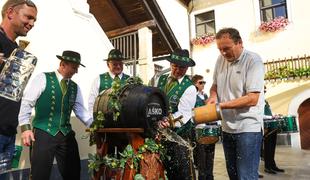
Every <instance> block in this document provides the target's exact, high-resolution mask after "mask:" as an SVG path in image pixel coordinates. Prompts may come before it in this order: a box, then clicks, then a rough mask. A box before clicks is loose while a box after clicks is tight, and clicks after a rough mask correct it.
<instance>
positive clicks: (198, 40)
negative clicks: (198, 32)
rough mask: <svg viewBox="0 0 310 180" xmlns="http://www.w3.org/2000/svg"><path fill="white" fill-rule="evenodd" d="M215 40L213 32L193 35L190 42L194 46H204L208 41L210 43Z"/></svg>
mask: <svg viewBox="0 0 310 180" xmlns="http://www.w3.org/2000/svg"><path fill="white" fill-rule="evenodd" d="M214 40H215V35H214V34H204V35H202V36H199V37H195V38H193V39H192V40H191V43H192V44H193V45H195V46H205V45H207V44H209V43H212V42H213V41H214Z"/></svg>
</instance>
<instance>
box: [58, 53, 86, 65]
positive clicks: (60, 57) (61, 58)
mask: <svg viewBox="0 0 310 180" xmlns="http://www.w3.org/2000/svg"><path fill="white" fill-rule="evenodd" d="M56 57H57V58H58V59H59V60H62V61H68V62H72V63H76V64H79V65H81V66H83V67H85V65H84V64H82V63H77V62H75V61H71V60H68V59H64V58H63V57H62V56H59V55H56Z"/></svg>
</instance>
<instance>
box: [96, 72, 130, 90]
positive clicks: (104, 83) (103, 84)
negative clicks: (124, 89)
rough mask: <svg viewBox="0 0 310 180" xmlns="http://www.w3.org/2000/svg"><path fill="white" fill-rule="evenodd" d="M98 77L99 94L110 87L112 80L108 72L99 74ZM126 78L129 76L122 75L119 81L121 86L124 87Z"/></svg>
mask: <svg viewBox="0 0 310 180" xmlns="http://www.w3.org/2000/svg"><path fill="white" fill-rule="evenodd" d="M99 77H100V85H99V93H100V92H101V91H103V90H106V89H109V88H111V87H112V82H113V79H112V78H111V76H110V74H109V73H108V72H106V73H103V74H100V76H99ZM128 78H129V76H128V75H127V74H124V73H123V76H122V79H121V85H125V82H126V80H127V79H128Z"/></svg>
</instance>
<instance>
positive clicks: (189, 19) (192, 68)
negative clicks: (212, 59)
mask: <svg viewBox="0 0 310 180" xmlns="http://www.w3.org/2000/svg"><path fill="white" fill-rule="evenodd" d="M189 4H191V7H190V9H189V10H188V11H187V18H188V32H189V53H190V57H192V54H193V53H192V51H193V46H192V44H191V41H190V40H191V37H192V34H191V18H190V14H191V12H192V11H193V9H194V0H191V3H189ZM190 71H191V76H194V67H191V68H190Z"/></svg>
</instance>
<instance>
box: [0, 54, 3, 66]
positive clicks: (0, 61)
mask: <svg viewBox="0 0 310 180" xmlns="http://www.w3.org/2000/svg"><path fill="white" fill-rule="evenodd" d="M3 59H4V54H3V53H0V65H1V64H2V63H3Z"/></svg>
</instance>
